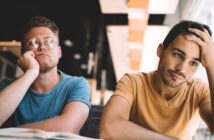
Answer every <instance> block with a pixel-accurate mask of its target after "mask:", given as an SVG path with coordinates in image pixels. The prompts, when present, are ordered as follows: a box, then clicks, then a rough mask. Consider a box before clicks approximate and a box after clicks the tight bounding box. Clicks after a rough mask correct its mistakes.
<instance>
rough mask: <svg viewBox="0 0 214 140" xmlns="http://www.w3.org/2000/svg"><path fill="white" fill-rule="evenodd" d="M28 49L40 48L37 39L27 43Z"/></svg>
mask: <svg viewBox="0 0 214 140" xmlns="http://www.w3.org/2000/svg"><path fill="white" fill-rule="evenodd" d="M26 47H34V48H37V47H39V41H38V40H37V39H36V38H32V39H30V40H29V41H28V42H27V43H26Z"/></svg>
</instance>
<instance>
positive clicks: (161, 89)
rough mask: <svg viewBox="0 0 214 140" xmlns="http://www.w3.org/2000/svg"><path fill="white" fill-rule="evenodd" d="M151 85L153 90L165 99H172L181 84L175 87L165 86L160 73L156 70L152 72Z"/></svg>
mask: <svg viewBox="0 0 214 140" xmlns="http://www.w3.org/2000/svg"><path fill="white" fill-rule="evenodd" d="M152 86H153V88H154V89H155V91H156V92H157V93H158V94H159V95H161V96H162V97H163V98H164V99H166V100H170V99H172V98H173V97H174V96H175V95H176V93H177V92H178V91H179V89H180V88H181V86H178V87H175V88H172V87H170V86H167V85H166V84H165V83H164V82H163V80H162V79H161V75H160V73H158V72H155V73H154V74H153V77H152Z"/></svg>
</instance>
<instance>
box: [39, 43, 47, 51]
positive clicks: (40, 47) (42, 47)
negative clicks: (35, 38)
mask: <svg viewBox="0 0 214 140" xmlns="http://www.w3.org/2000/svg"><path fill="white" fill-rule="evenodd" d="M44 49H47V46H46V44H44V42H42V43H40V44H39V47H38V50H44Z"/></svg>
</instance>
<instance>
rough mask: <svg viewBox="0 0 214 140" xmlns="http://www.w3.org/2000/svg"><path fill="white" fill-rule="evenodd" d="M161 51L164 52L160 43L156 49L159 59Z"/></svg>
mask: <svg viewBox="0 0 214 140" xmlns="http://www.w3.org/2000/svg"><path fill="white" fill-rule="evenodd" d="M163 51H164V46H163V44H162V43H160V44H159V45H158V49H157V56H158V57H160V56H161V54H162V53H163Z"/></svg>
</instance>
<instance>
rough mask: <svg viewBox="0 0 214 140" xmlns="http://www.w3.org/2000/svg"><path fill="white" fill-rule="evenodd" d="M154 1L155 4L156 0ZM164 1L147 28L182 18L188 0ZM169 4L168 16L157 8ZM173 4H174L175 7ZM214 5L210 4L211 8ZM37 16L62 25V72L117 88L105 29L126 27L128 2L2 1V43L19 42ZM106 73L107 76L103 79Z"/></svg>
mask: <svg viewBox="0 0 214 140" xmlns="http://www.w3.org/2000/svg"><path fill="white" fill-rule="evenodd" d="M151 1H152V2H153V3H155V0H151ZM163 1H164V2H162V3H160V2H159V1H158V2H156V3H155V5H156V7H155V8H153V10H152V9H150V14H149V19H148V25H163V24H169V25H172V24H174V23H172V21H174V22H175V21H178V20H179V19H180V17H181V11H179V12H176V10H178V9H179V8H177V7H179V6H182V7H183V5H184V4H183V3H184V2H185V0H180V1H179V0H163ZM189 1H190V0H189ZM192 1H193V0H192ZM207 1H212V0H207ZM103 2H107V4H104V5H105V6H107V5H108V6H109V7H105V8H107V9H105V10H107V11H110V12H106V11H104V9H103V8H104V7H103V5H102V3H103ZM114 2H116V7H115V4H114ZM167 3H169V4H171V5H170V6H169V7H171V9H170V10H169V11H170V12H169V13H166V11H165V10H166V8H164V7H162V11H157V10H158V8H157V6H159V7H161V6H160V5H161V4H163V6H166V4H167ZM172 3H174V4H175V5H174V6H172ZM211 3H212V4H213V2H211ZM212 4H209V7H210V5H212ZM118 6H119V7H118ZM121 7H122V8H121ZM204 7H205V6H204ZM120 8H121V9H120ZM155 9H156V12H155ZM202 9H203V8H202ZM115 10H116V11H115ZM163 10H164V12H163ZM201 11H203V10H201ZM173 13H176V14H173ZM36 15H44V16H47V17H49V18H50V19H52V20H53V21H55V22H56V23H57V25H58V26H59V29H60V40H61V41H60V45H61V47H62V51H63V56H62V58H61V61H60V63H59V69H61V70H62V71H64V72H66V73H68V74H71V75H82V76H85V77H86V78H96V79H97V86H98V88H101V83H103V81H105V82H106V84H105V88H107V89H114V86H115V83H116V76H115V69H114V65H113V61H112V60H113V59H112V54H111V50H110V47H109V45H110V43H109V40H108V37H107V32H108V30H107V28H106V27H107V26H110V25H118V26H127V24H128V14H127V4H126V0H116V1H115V0H72V1H58V0H46V1H43V0H37V1H36V0H34V1H32V0H31V1H29V0H22V1H15V0H14V1H13V0H3V1H1V5H0V17H1V22H0V31H1V32H0V40H1V41H11V40H18V41H19V40H20V36H19V33H20V31H21V29H22V27H23V25H24V23H25V22H26V21H27V20H28V19H29V18H30V17H31V16H36ZM176 17H177V18H176ZM178 17H179V18H178ZM120 69H123V68H121V67H120ZM103 74H104V75H105V76H101V75H103ZM103 77H104V78H103Z"/></svg>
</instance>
